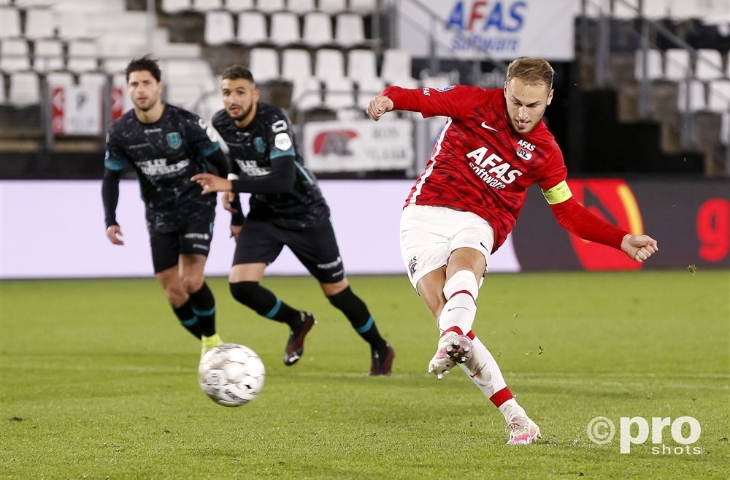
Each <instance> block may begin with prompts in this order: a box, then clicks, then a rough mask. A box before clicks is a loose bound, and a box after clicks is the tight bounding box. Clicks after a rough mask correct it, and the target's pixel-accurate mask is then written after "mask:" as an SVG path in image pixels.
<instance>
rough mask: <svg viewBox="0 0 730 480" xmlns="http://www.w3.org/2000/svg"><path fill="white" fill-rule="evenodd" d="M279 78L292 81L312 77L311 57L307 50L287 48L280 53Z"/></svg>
mask: <svg viewBox="0 0 730 480" xmlns="http://www.w3.org/2000/svg"><path fill="white" fill-rule="evenodd" d="M281 76H282V77H283V78H284V79H285V80H289V81H292V82H293V81H294V80H296V79H297V78H301V77H311V76H312V55H311V54H310V53H309V50H304V49H301V48H287V49H286V50H284V51H283V52H282V53H281Z"/></svg>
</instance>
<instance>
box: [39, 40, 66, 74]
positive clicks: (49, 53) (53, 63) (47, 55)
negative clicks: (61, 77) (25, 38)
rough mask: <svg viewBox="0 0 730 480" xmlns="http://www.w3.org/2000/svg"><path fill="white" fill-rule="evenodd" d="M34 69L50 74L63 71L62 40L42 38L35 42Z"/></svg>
mask: <svg viewBox="0 0 730 480" xmlns="http://www.w3.org/2000/svg"><path fill="white" fill-rule="evenodd" d="M33 51H34V52H35V53H34V57H35V58H34V60H33V69H34V70H35V71H37V72H41V73H43V72H49V71H51V70H61V69H63V45H62V44H61V41H60V40H56V39H53V38H41V39H38V40H36V41H35V42H34V48H33Z"/></svg>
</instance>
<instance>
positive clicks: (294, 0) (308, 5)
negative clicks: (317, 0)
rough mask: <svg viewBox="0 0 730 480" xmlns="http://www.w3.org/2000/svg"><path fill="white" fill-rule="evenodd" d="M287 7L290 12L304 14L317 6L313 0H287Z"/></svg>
mask: <svg viewBox="0 0 730 480" xmlns="http://www.w3.org/2000/svg"><path fill="white" fill-rule="evenodd" d="M287 9H288V10H289V11H290V12H294V13H298V14H300V15H301V14H304V13H307V12H313V11H315V10H316V9H317V8H316V6H315V4H314V0H289V1H288V2H287Z"/></svg>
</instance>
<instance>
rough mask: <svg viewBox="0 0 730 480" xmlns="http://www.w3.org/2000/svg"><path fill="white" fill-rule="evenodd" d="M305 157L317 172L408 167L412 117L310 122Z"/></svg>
mask: <svg viewBox="0 0 730 480" xmlns="http://www.w3.org/2000/svg"><path fill="white" fill-rule="evenodd" d="M304 149H305V151H304V157H305V158H306V159H307V166H308V167H309V168H311V169H312V171H313V172H359V171H363V170H365V171H373V170H406V169H408V168H410V167H411V166H412V165H413V161H414V158H415V154H414V151H413V124H412V122H410V121H409V120H400V119H397V120H389V121H384V122H378V123H375V122H373V121H371V120H352V121H328V122H309V123H307V124H306V125H305V126H304Z"/></svg>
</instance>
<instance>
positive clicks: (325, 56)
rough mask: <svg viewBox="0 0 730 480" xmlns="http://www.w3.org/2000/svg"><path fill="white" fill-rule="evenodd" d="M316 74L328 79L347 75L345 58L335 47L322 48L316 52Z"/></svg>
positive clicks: (320, 77)
mask: <svg viewBox="0 0 730 480" xmlns="http://www.w3.org/2000/svg"><path fill="white" fill-rule="evenodd" d="M314 76H315V77H317V78H319V79H321V80H326V79H328V78H343V77H344V76H345V58H344V56H343V54H342V51H340V50H337V49H335V48H320V49H319V50H317V51H316V52H315V53H314Z"/></svg>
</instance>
